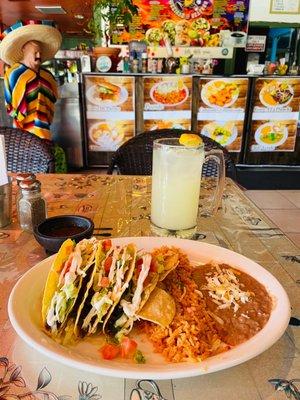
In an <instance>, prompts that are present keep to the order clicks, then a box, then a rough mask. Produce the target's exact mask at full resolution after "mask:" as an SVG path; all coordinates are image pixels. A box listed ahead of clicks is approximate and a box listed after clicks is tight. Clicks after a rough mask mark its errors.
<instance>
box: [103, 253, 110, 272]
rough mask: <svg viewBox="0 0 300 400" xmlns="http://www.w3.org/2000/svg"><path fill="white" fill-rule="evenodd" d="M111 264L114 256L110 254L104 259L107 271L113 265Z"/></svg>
mask: <svg viewBox="0 0 300 400" xmlns="http://www.w3.org/2000/svg"><path fill="white" fill-rule="evenodd" d="M111 264H112V257H111V256H109V257H107V259H106V260H105V261H104V270H105V272H106V273H107V272H109V270H110V267H111Z"/></svg>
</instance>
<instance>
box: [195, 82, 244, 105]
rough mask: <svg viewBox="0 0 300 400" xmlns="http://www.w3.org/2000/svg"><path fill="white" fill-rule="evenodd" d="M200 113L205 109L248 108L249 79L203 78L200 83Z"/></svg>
mask: <svg viewBox="0 0 300 400" xmlns="http://www.w3.org/2000/svg"><path fill="white" fill-rule="evenodd" d="M199 88H200V111H201V110H202V109H203V110H204V109H223V110H224V111H227V110H228V111H229V110H230V109H233V108H234V109H236V108H238V109H241V110H244V109H245V108H246V98H247V90H248V79H245V78H244V79H233V78H214V79H206V78H202V79H200V81H199Z"/></svg>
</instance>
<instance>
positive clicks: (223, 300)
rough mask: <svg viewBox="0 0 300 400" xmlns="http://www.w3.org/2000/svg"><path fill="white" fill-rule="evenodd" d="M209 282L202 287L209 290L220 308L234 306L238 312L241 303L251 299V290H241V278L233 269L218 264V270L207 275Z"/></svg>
mask: <svg viewBox="0 0 300 400" xmlns="http://www.w3.org/2000/svg"><path fill="white" fill-rule="evenodd" d="M205 278H206V281H207V284H206V285H205V286H203V288H202V289H205V290H208V294H209V296H210V297H211V298H212V301H213V302H214V303H215V304H217V305H218V307H217V308H218V309H220V310H222V309H225V308H230V307H233V311H234V312H235V313H236V312H237V310H238V309H239V307H240V305H239V302H240V303H243V304H245V303H247V302H248V301H249V299H250V295H251V293H250V292H245V291H243V290H241V285H240V283H239V280H238V279H237V277H236V276H235V274H234V272H233V271H232V270H231V269H227V268H223V269H221V268H220V266H218V265H217V266H216V271H214V273H213V275H212V274H206V276H205Z"/></svg>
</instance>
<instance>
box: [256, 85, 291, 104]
mask: <svg viewBox="0 0 300 400" xmlns="http://www.w3.org/2000/svg"><path fill="white" fill-rule="evenodd" d="M288 87H289V90H290V92H291V93H292V96H291V97H290V98H289V100H288V101H286V102H285V103H283V104H279V103H278V104H276V105H275V106H272V105H270V104H269V103H267V102H266V101H265V100H264V98H263V92H264V90H266V89H265V88H264V87H263V88H262V89H261V91H260V92H259V100H260V102H261V103H262V104H263V105H264V106H265V107H267V108H277V107H286V106H287V105H288V104H289V103H290V102H291V101H292V100H293V97H294V89H293V87H292V86H291V85H288Z"/></svg>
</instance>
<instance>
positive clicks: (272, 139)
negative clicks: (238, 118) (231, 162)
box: [251, 120, 297, 151]
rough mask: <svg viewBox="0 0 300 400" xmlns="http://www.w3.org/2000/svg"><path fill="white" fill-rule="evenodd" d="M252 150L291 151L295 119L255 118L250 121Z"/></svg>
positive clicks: (295, 127)
mask: <svg viewBox="0 0 300 400" xmlns="http://www.w3.org/2000/svg"><path fill="white" fill-rule="evenodd" d="M252 132H253V137H252V146H251V149H252V151H255V150H258V151H260V150H261V151H293V150H294V148H295V143H296V133H297V121H296V120H272V121H270V120H267V121H266V120H257V121H253V123H252Z"/></svg>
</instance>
